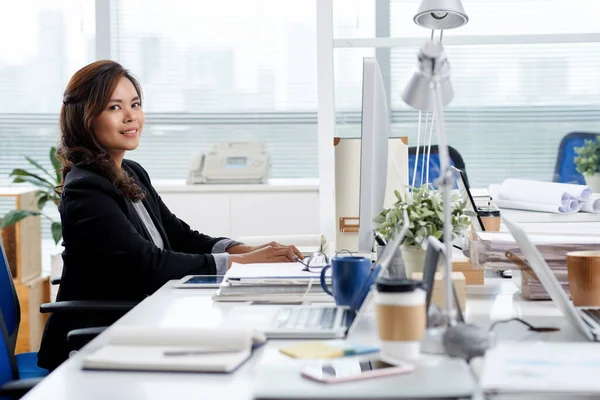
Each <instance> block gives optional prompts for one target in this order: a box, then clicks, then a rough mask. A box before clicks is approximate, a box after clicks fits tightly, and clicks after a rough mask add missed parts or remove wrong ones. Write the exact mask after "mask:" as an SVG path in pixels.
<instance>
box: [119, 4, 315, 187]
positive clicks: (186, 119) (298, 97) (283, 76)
mask: <svg viewBox="0 0 600 400" xmlns="http://www.w3.org/2000/svg"><path fill="white" fill-rule="evenodd" d="M166 13H168V14H169V18H164V15H165V14H166ZM315 13H316V10H315V2H313V1H303V0H297V1H286V2H281V1H277V0H252V1H233V0H227V1H219V2H212V1H211V2H209V1H200V2H189V1H186V0H174V1H170V2H169V3H165V2H164V1H160V0H151V1H147V0H144V1H141V0H127V1H119V0H113V1H112V2H111V32H112V38H111V51H112V53H113V57H114V58H115V59H116V60H117V61H119V62H121V63H122V64H123V65H124V66H125V67H126V68H128V69H130V70H131V71H132V72H133V73H134V74H135V75H136V76H137V77H138V78H139V80H140V83H141V85H142V88H143V90H144V95H145V104H144V109H145V111H146V116H147V122H146V128H145V131H144V137H143V138H142V145H141V146H140V148H139V149H138V150H136V151H135V152H133V153H132V154H131V158H133V159H136V160H138V161H140V162H142V163H143V165H144V167H146V168H147V169H148V170H150V171H151V177H152V178H153V179H164V178H180V179H183V178H185V177H186V176H187V171H188V168H189V162H190V160H191V157H192V155H193V153H196V152H202V151H206V150H208V149H209V148H210V147H211V146H212V145H214V144H215V143H217V142H219V141H238V140H241V141H244V140H263V141H265V142H266V143H267V145H268V146H269V150H270V154H271V159H272V172H271V176H272V177H273V178H299V177H317V176H318V172H317V162H318V160H317V153H318V152H317V148H316V146H317V126H316V110H317V87H316V81H317V79H316V74H317V72H316V71H317V67H316V26H315ZM140 20H144V23H143V24H140V23H139V21H140ZM307 113H308V114H307Z"/></svg>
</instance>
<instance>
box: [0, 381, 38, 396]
mask: <svg viewBox="0 0 600 400" xmlns="http://www.w3.org/2000/svg"><path fill="white" fill-rule="evenodd" d="M42 379H43V378H28V379H19V380H17V381H9V382H6V383H5V384H4V385H2V386H0V397H5V396H6V397H12V398H15V399H18V398H20V397H21V396H23V395H25V393H27V392H29V391H30V390H31V388H33V387H34V386H35V385H37V384H38V383H39V382H40V381H41V380H42Z"/></svg>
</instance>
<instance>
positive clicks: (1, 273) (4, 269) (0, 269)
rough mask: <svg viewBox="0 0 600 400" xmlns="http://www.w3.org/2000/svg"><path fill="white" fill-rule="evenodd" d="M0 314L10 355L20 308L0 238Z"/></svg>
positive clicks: (15, 338) (15, 342)
mask: <svg viewBox="0 0 600 400" xmlns="http://www.w3.org/2000/svg"><path fill="white" fill-rule="evenodd" d="M0 312H1V314H2V316H3V318H4V324H5V328H6V332H7V335H8V339H7V340H8V346H9V349H10V351H11V354H14V352H15V346H16V344H17V333H18V332H19V324H20V322H21V308H20V305H19V298H18V297H17V291H16V289H15V283H14V282H13V279H12V274H11V272H10V267H9V265H8V259H7V258H6V253H5V252H4V246H3V245H2V239H1V238H0Z"/></svg>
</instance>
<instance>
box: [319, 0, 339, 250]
mask: <svg viewBox="0 0 600 400" xmlns="http://www.w3.org/2000/svg"><path fill="white" fill-rule="evenodd" d="M316 2H317V99H318V113H317V131H318V146H319V203H320V204H319V205H320V207H319V216H320V227H321V233H322V234H324V235H325V236H326V237H327V240H328V242H329V252H330V253H331V252H333V251H335V250H336V247H335V233H336V220H335V160H334V149H333V138H334V136H335V85H334V76H333V75H334V74H333V4H332V0H316Z"/></svg>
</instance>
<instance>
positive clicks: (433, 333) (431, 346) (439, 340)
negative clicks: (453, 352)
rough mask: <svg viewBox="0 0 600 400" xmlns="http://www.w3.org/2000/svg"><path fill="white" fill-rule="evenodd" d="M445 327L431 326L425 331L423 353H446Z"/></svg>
mask: <svg viewBox="0 0 600 400" xmlns="http://www.w3.org/2000/svg"><path fill="white" fill-rule="evenodd" d="M444 333H446V328H445V327H436V328H429V329H427V330H426V331H425V337H424V338H423V340H422V341H421V353H424V354H446V349H444Z"/></svg>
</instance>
